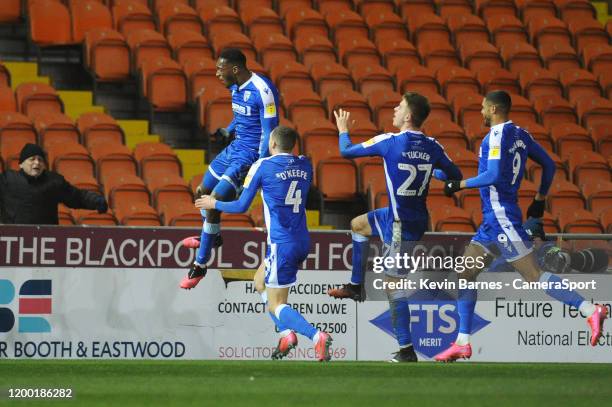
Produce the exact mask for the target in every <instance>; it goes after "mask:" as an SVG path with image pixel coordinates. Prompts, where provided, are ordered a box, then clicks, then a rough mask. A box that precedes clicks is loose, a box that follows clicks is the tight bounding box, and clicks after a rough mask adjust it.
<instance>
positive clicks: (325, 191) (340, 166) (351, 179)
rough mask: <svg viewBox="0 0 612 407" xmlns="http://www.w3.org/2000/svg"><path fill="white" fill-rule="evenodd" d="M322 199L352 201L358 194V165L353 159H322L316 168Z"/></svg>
mask: <svg viewBox="0 0 612 407" xmlns="http://www.w3.org/2000/svg"><path fill="white" fill-rule="evenodd" d="M316 177H317V187H318V189H319V191H320V192H321V199H322V201H352V200H354V199H355V195H356V194H357V167H356V166H355V163H354V162H352V161H351V160H347V159H344V158H331V159H328V160H322V161H320V162H319V163H318V164H317V169H316Z"/></svg>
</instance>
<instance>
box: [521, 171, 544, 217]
mask: <svg viewBox="0 0 612 407" xmlns="http://www.w3.org/2000/svg"><path fill="white" fill-rule="evenodd" d="M538 185H539V184H538ZM537 193H538V187H537V186H536V184H535V183H534V182H531V181H529V180H526V179H522V180H521V186H520V188H519V190H518V191H517V198H518V204H519V207H520V208H521V212H522V213H524V214H525V213H527V208H529V205H531V202H533V198H535V196H536V194H537Z"/></svg>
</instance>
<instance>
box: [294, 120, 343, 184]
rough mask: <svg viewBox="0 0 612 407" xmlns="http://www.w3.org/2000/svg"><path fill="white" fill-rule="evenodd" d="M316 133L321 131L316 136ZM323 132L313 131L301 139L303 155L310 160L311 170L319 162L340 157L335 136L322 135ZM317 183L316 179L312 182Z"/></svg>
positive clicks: (323, 130)
mask: <svg viewBox="0 0 612 407" xmlns="http://www.w3.org/2000/svg"><path fill="white" fill-rule="evenodd" d="M299 127H300V126H298V128H299ZM317 131H321V134H316V133H315V132H317ZM325 131H327V130H326V129H321V128H319V129H313V131H312V132H308V133H306V135H305V136H303V137H302V143H303V151H304V154H306V155H307V156H308V157H310V159H311V160H312V165H313V168H317V166H318V164H319V161H322V160H328V159H330V158H339V157H340V151H339V150H338V139H337V136H335V135H330V134H325V133H323V132H325ZM334 137H336V139H334ZM317 181H318V178H316V179H314V180H313V182H314V183H315V184H316V183H317Z"/></svg>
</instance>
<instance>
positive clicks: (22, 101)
mask: <svg viewBox="0 0 612 407" xmlns="http://www.w3.org/2000/svg"><path fill="white" fill-rule="evenodd" d="M15 97H16V101H17V108H18V109H19V112H21V113H23V114H25V115H26V116H30V117H33V116H36V115H37V114H38V113H40V112H57V113H62V112H63V111H64V104H63V103H62V100H61V99H60V97H59V96H58V94H57V92H56V91H55V89H53V87H52V86H50V85H46V84H44V83H38V82H26V83H22V84H20V85H19V86H17V88H16V89H15Z"/></svg>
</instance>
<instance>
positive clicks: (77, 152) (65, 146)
mask: <svg viewBox="0 0 612 407" xmlns="http://www.w3.org/2000/svg"><path fill="white" fill-rule="evenodd" d="M46 149H47V154H48V158H49V166H50V167H51V168H52V169H53V171H56V172H59V173H60V174H64V173H67V172H69V171H71V172H73V173H75V172H76V173H80V174H82V175H86V176H87V177H89V178H93V176H94V175H95V165H94V162H93V160H92V159H91V157H90V156H89V152H88V151H87V150H86V149H85V147H83V146H82V145H81V144H77V143H70V142H65V143H54V144H51V145H49V146H48V147H46Z"/></svg>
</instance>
